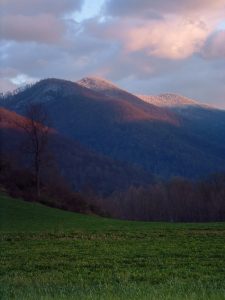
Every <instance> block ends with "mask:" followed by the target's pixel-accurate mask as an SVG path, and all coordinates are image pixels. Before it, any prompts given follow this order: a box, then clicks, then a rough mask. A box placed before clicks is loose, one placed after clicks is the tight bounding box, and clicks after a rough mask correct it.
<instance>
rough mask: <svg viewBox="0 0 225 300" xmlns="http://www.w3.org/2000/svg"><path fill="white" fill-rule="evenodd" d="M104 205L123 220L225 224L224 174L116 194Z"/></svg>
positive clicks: (173, 181)
mask: <svg viewBox="0 0 225 300" xmlns="http://www.w3.org/2000/svg"><path fill="white" fill-rule="evenodd" d="M101 205H103V206H104V208H105V209H106V210H107V211H109V212H110V214H111V216H113V217H115V218H120V219H129V220H142V221H169V222H209V221H225V174H215V175H213V176H210V177H209V178H207V179H205V180H202V181H198V182H192V181H190V180H187V179H184V178H173V179H171V180H170V181H168V182H157V183H154V184H152V185H149V186H147V187H130V188H129V189H128V190H126V191H124V192H115V193H114V194H112V195H111V196H110V197H108V198H107V199H104V200H101Z"/></svg>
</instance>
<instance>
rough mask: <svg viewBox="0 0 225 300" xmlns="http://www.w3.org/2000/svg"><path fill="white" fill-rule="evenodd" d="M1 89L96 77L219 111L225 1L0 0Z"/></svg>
mask: <svg viewBox="0 0 225 300" xmlns="http://www.w3.org/2000/svg"><path fill="white" fill-rule="evenodd" d="M0 65H1V70H0V91H1V92H6V91H8V90H13V89H15V88H17V87H19V86H21V85H24V84H25V83H30V82H34V81H36V80H40V79H43V78H50V77H54V78H62V79H68V80H72V81H77V80H79V79H81V78H82V77H86V76H99V77H103V78H105V79H107V80H111V81H113V82H114V83H115V84H118V85H119V86H120V87H122V88H125V89H127V90H129V91H131V92H133V93H138V94H150V95H155V94H160V93H166V92H172V93H179V94H182V95H185V96H187V97H190V98H194V99H197V100H199V101H200V102H203V103H208V104H212V105H215V106H218V107H220V108H225V0H157V1H155V0H64V1H55V0H0Z"/></svg>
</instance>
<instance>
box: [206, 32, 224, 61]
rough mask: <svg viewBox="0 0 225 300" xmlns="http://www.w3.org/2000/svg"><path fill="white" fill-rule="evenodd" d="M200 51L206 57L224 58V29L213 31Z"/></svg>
mask: <svg viewBox="0 0 225 300" xmlns="http://www.w3.org/2000/svg"><path fill="white" fill-rule="evenodd" d="M202 53H203V56H204V57H205V58H207V59H214V58H225V30H220V31H217V32H215V33H213V34H212V36H211V37H210V38H209V39H208V41H207V43H206V45H205V47H204V49H203V51H202Z"/></svg>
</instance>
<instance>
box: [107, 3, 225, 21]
mask: <svg viewBox="0 0 225 300" xmlns="http://www.w3.org/2000/svg"><path fill="white" fill-rule="evenodd" d="M222 8H223V9H225V2H224V0H213V1H212V0H188V1H187V0H170V1H166V0H157V1H156V0H129V1H127V0H120V1H115V0H106V4H105V12H106V13H107V14H108V15H111V16H137V17H139V18H140V17H143V16H145V17H149V16H150V17H151V16H152V15H153V16H154V14H165V13H166V14H167V13H169V14H177V13H185V14H186V13H189V12H197V11H206V10H210V11H211V10H213V9H214V10H215V9H216V10H218V9H222Z"/></svg>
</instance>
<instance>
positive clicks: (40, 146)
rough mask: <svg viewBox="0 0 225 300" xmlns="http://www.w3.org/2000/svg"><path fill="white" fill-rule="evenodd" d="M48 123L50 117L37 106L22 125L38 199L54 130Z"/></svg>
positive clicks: (30, 107) (27, 114) (30, 111)
mask: <svg viewBox="0 0 225 300" xmlns="http://www.w3.org/2000/svg"><path fill="white" fill-rule="evenodd" d="M48 123H49V117H48V114H47V113H46V111H45V109H44V108H43V106H42V105H41V104H35V105H30V106H29V107H28V109H27V112H26V120H25V122H24V124H22V127H23V130H24V132H25V140H24V141H23V151H24V152H25V153H26V154H29V155H30V156H31V164H32V168H33V171H34V176H35V184H36V192H37V196H38V197H40V195H41V188H40V187H41V186H40V185H41V182H40V179H41V170H42V168H43V166H44V165H46V164H47V162H48V156H49V139H50V134H51V131H52V130H51V129H50V128H49V127H48V126H47V125H46V124H48ZM20 127H21V124H20Z"/></svg>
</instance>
